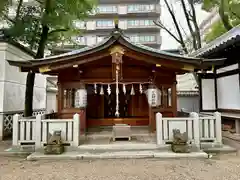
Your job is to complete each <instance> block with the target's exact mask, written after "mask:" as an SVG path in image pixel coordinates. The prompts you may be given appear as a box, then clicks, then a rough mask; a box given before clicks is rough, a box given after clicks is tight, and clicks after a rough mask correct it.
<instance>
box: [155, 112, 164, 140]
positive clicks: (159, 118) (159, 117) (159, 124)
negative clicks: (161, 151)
mask: <svg viewBox="0 0 240 180" xmlns="http://www.w3.org/2000/svg"><path fill="white" fill-rule="evenodd" d="M156 134H157V145H163V128H162V114H161V113H160V112H158V113H157V114H156Z"/></svg>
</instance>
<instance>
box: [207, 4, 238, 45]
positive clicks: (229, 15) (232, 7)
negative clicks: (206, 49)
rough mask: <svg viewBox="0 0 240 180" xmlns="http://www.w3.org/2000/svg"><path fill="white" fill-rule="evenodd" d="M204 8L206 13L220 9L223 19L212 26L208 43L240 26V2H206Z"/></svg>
mask: <svg viewBox="0 0 240 180" xmlns="http://www.w3.org/2000/svg"><path fill="white" fill-rule="evenodd" d="M202 8H203V9H204V10H206V11H211V10H212V9H213V8H218V11H219V16H220V18H221V20H220V21H217V22H216V23H214V24H213V25H212V27H211V30H210V32H209V33H208V34H207V35H206V37H205V40H206V41H207V42H209V41H212V40H214V39H215V38H217V37H219V36H220V35H222V34H224V33H225V32H227V31H229V30H230V29H232V28H233V27H234V26H236V25H238V24H240V0H204V1H203V6H202Z"/></svg>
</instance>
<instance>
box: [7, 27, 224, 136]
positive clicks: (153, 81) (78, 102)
mask: <svg viewBox="0 0 240 180" xmlns="http://www.w3.org/2000/svg"><path fill="white" fill-rule="evenodd" d="M8 62H9V63H10V64H11V65H13V66H18V67H20V70H21V71H22V72H31V71H32V72H35V73H42V74H47V75H53V76H57V77H58V94H57V99H58V101H57V107H58V108H57V109H58V111H57V116H58V119H68V118H72V117H73V114H75V113H79V114H80V121H81V122H80V127H81V132H85V131H86V130H87V129H88V128H94V127H100V126H113V125H114V124H116V123H120V124H129V125H131V126H149V128H150V130H151V131H154V130H155V128H156V123H155V115H154V114H155V113H156V112H160V113H162V115H163V116H165V117H175V116H177V102H176V101H177V92H176V84H177V82H176V75H179V74H184V73H189V72H197V71H199V70H209V69H211V67H212V66H213V65H220V64H222V63H223V59H204V58H193V57H187V56H181V55H177V54H173V53H168V52H164V51H161V50H157V49H154V48H150V47H147V46H144V45H141V44H135V43H132V42H130V39H129V38H128V37H126V36H124V34H123V33H122V30H120V29H118V27H116V28H115V29H114V31H113V32H112V33H111V34H110V35H109V37H107V38H106V39H105V40H103V41H102V42H101V43H99V44H96V45H94V46H91V47H86V48H82V49H78V50H74V51H72V52H68V53H64V54H60V55H56V56H50V57H46V58H42V59H34V60H29V61H12V60H11V61H10V60H9V61H8Z"/></svg>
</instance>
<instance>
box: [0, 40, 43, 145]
mask: <svg viewBox="0 0 240 180" xmlns="http://www.w3.org/2000/svg"><path fill="white" fill-rule="evenodd" d="M29 59H32V56H31V55H29V54H28V53H27V52H24V51H23V50H20V49H19V48H18V47H16V46H13V45H11V44H9V43H5V42H0V123H1V124H0V140H1V139H2V137H3V136H4V134H5V132H4V131H6V130H7V131H11V128H12V126H11V123H12V122H11V120H10V121H9V122H5V121H8V119H12V118H5V116H6V114H13V113H14V112H23V109H24V102H25V88H26V76H27V73H23V72H20V71H19V68H18V67H14V66H10V65H9V63H8V62H7V60H15V61H19V60H29ZM33 108H34V111H43V110H44V109H46V77H45V76H43V75H41V74H36V78H35V85H34V97H33ZM6 124H8V127H6ZM4 125H5V127H4Z"/></svg>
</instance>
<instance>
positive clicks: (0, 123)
mask: <svg viewBox="0 0 240 180" xmlns="http://www.w3.org/2000/svg"><path fill="white" fill-rule="evenodd" d="M3 131H4V115H3V113H0V141H2V140H3Z"/></svg>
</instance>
